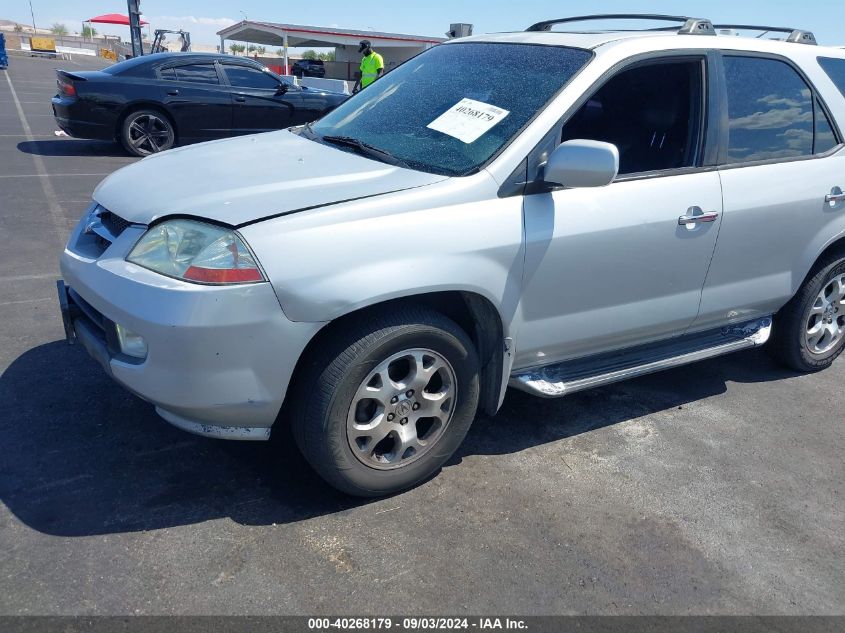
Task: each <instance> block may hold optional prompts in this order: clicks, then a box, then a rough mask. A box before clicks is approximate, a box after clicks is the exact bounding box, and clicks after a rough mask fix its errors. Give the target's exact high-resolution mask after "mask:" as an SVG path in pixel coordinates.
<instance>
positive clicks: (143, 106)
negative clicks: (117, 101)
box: [114, 101, 179, 145]
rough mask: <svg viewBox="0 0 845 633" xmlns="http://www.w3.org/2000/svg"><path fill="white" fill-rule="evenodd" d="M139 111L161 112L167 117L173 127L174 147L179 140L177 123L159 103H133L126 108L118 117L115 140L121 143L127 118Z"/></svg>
mask: <svg viewBox="0 0 845 633" xmlns="http://www.w3.org/2000/svg"><path fill="white" fill-rule="evenodd" d="M138 110H155V111H156V112H160V113H161V114H163V115H164V116H166V117H167V120H168V121H170V125H172V126H173V136H174V145H175V144H176V141H178V139H179V130H177V129H176V121H174V120H173V117H172V116H170V113H169V112H168V111H167V109H166V108H163V107H162V106H161V105H159V104H158V103H153V102H147V101H142V102H140V103H138V102H136V103H132V104H130V105H128V106H126V107H125V108H124V109H123V111H122V112H121V113H120V116H119V117H117V125H116V126H115V129H114V138H115V140H116V141H118V142H120V135H121V133H122V131H123V122H124V121H126V117H128V116H129V115H130V114H132V113H133V112H137V111H138Z"/></svg>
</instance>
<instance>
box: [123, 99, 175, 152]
mask: <svg viewBox="0 0 845 633" xmlns="http://www.w3.org/2000/svg"><path fill="white" fill-rule="evenodd" d="M175 141H176V131H175V130H174V128H173V124H172V123H171V122H170V120H169V119H168V118H167V116H166V115H164V114H162V113H161V112H157V111H155V110H138V111H136V112H132V113H131V114H129V116H127V117H126V119H125V120H124V122H123V128H122V130H121V142H122V143H123V146H124V147H125V148H126V150H127V151H128V152H129V153H131V154H134V155H135V156H149V155H150V154H157V153H158V152H163V151H164V150H167V149H170V148H171V147H173V143H174V142H175Z"/></svg>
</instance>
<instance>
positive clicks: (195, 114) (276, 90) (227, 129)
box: [53, 53, 347, 156]
mask: <svg viewBox="0 0 845 633" xmlns="http://www.w3.org/2000/svg"><path fill="white" fill-rule="evenodd" d="M56 73H57V75H58V78H57V85H58V94H57V95H56V96H55V97H54V98H53V114H54V116H55V118H56V122H57V123H58V125H59V127H60V128H61V129H62V130H64V131H65V132H66V133H67V134H68V135H70V136H74V137H77V138H86V139H102V140H117V141H119V142H121V143H122V144H123V146H124V147H125V148H126V150H127V151H128V152H130V153H132V154H135V155H136V156H147V155H149V154H153V153H157V152H161V151H164V150H166V149H169V148H170V147H173V146H174V145H177V144H183V143H189V142H194V141H201V140H211V139H217V138H224V137H229V136H237V135H241V134H252V133H256V132H267V131H271V130H278V129H283V128H286V127H290V126H293V125H301V124H303V123H308V122H310V121H314V120H316V119H318V118H319V117H321V116H323V115H324V114H326V113H327V112H330V111H331V110H333V109H334V108H336V107H337V106H338V105H339V104H341V103H343V101H345V100H346V98H347V96H346V95H344V94H342V93H335V92H331V91H329V90H319V89H315V88H308V87H304V86H297V85H295V84H293V83H291V82H288V81H286V80H285V79H284V78H282V77H279V76H278V75H276V74H275V73H273V72H271V71H270V70H269V69H267V68H266V67H264V66H262V65H261V64H260V63H258V62H256V61H253V60H249V59H243V58H237V57H233V56H231V55H215V54H200V53H158V54H155V55H145V56H143V57H137V58H134V59H129V60H126V61H124V62H120V63H118V64H114V65H113V66H110V67H108V68H106V69H105V70H102V71H79V72H77V71H68V70H58V71H56Z"/></svg>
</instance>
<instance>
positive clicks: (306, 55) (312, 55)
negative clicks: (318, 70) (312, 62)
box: [302, 49, 318, 59]
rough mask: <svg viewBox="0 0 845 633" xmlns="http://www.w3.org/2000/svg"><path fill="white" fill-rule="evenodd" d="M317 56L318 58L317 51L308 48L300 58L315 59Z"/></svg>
mask: <svg viewBox="0 0 845 633" xmlns="http://www.w3.org/2000/svg"><path fill="white" fill-rule="evenodd" d="M317 58H318V56H317V51H312V50H311V49H308V50H307V51H305V52H304V53H302V59H317Z"/></svg>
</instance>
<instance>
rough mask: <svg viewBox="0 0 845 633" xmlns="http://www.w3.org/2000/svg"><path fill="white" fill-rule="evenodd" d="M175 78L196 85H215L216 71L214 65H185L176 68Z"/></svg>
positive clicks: (216, 81)
mask: <svg viewBox="0 0 845 633" xmlns="http://www.w3.org/2000/svg"><path fill="white" fill-rule="evenodd" d="M176 78H177V79H178V80H179V81H190V82H192V83H198V84H217V83H220V81H219V80H218V78H217V69H216V68H215V67H214V64H186V65H185V66H177V67H176Z"/></svg>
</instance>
